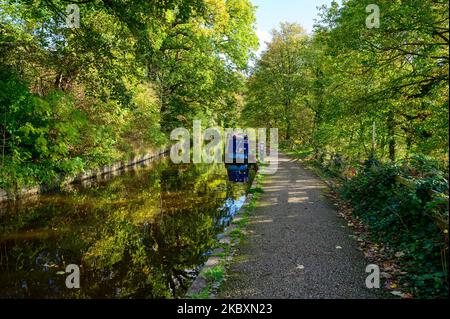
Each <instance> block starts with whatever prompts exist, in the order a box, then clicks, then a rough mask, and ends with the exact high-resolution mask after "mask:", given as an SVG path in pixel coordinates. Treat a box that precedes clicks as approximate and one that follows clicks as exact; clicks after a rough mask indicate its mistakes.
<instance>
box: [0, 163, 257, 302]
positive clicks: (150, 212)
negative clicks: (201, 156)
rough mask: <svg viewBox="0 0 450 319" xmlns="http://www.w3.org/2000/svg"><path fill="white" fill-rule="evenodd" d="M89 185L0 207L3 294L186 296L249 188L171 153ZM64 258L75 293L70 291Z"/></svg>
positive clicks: (215, 169)
mask: <svg viewBox="0 0 450 319" xmlns="http://www.w3.org/2000/svg"><path fill="white" fill-rule="evenodd" d="M88 186H89V187H84V186H81V185H79V186H72V187H71V188H70V189H66V190H64V191H61V192H58V193H54V194H46V195H42V196H40V197H36V198H33V199H27V200H24V201H20V202H17V203H14V204H8V205H4V206H3V207H1V208H0V234H1V235H0V297H6V298H8V297H14V298H17V297H19V298H58V297H63V298H173V297H180V296H183V294H184V293H185V291H186V289H187V288H188V286H189V284H190V283H191V281H192V278H193V277H194V276H195V275H196V270H197V269H198V267H199V266H200V265H201V264H202V263H204V262H205V261H206V259H207V257H208V252H209V251H210V249H211V247H212V246H213V244H214V240H215V236H216V235H217V234H218V233H220V232H222V231H223V228H224V227H225V226H226V225H227V224H228V223H229V222H230V220H231V217H232V215H233V214H234V213H235V212H236V211H237V209H238V208H239V206H240V205H242V203H243V200H244V194H245V190H246V188H247V187H248V185H247V184H237V183H230V182H228V179H227V172H226V169H225V167H224V166H223V165H206V164H197V165H173V164H171V163H170V162H169V161H168V160H167V159H164V160H161V161H158V162H155V163H153V164H151V165H150V166H148V167H145V168H141V169H139V170H134V171H129V172H126V173H124V174H122V175H120V176H116V177H113V178H110V179H103V180H96V181H93V182H91V183H90V185H88ZM68 264H77V265H80V272H81V278H80V280H81V289H68V288H66V286H65V278H66V274H65V273H64V270H65V267H66V265H68Z"/></svg>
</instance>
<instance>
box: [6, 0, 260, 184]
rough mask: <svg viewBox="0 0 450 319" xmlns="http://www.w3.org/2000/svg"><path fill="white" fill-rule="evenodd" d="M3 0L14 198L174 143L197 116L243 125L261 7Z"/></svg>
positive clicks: (202, 1) (221, 2) (204, 0)
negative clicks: (76, 17) (68, 15)
mask: <svg viewBox="0 0 450 319" xmlns="http://www.w3.org/2000/svg"><path fill="white" fill-rule="evenodd" d="M67 4H68V3H67V1H60V0H54V1H44V2H42V1H41V2H30V1H4V2H2V3H0V75H1V77H0V107H1V109H0V119H1V120H0V138H1V141H2V143H1V145H0V147H1V163H0V164H1V168H2V169H1V173H0V187H1V188H6V189H7V190H9V191H14V189H16V188H20V187H22V186H24V185H29V184H42V183H43V184H51V183H53V182H54V181H55V179H57V178H59V177H65V176H70V175H75V174H76V173H78V172H80V171H82V170H85V169H92V168H94V169H95V168H98V167H99V166H101V165H107V164H111V163H112V162H114V161H118V160H123V159H127V158H130V157H132V156H133V155H137V154H142V153H146V152H148V151H149V150H151V149H154V148H156V147H158V148H159V147H160V146H162V145H165V144H167V142H168V135H167V133H168V132H170V130H171V129H172V128H174V127H175V126H177V127H179V126H187V125H189V126H190V125H191V123H190V121H191V120H192V119H194V118H197V119H201V120H203V121H204V123H205V124H207V125H217V124H225V125H226V124H228V123H233V122H234V121H235V119H236V117H237V114H239V108H240V107H241V105H242V96H241V95H242V94H241V93H242V89H243V82H244V73H245V72H246V71H247V61H248V60H249V58H250V57H251V54H252V53H251V52H252V50H254V49H256V45H257V37H256V34H255V31H254V22H255V16H254V12H255V8H254V7H253V5H252V4H251V3H250V2H249V1H247V0H245V1H235V0H233V1H225V0H195V1H184V0H171V1H164V2H160V1H159V2H158V1H153V2H152V1H150V2H139V1H138V2H134V3H130V2H129V1H122V0H113V1H82V2H79V3H77V5H78V6H79V8H80V14H81V20H80V22H81V25H80V28H76V29H72V28H68V27H66V25H65V11H66V6H67Z"/></svg>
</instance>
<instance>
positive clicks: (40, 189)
mask: <svg viewBox="0 0 450 319" xmlns="http://www.w3.org/2000/svg"><path fill="white" fill-rule="evenodd" d="M168 152H169V149H168V148H160V149H158V150H156V151H153V152H148V153H145V154H142V155H139V156H133V157H132V158H130V159H129V160H127V161H120V162H117V163H115V164H112V165H106V166H103V167H100V168H99V169H93V170H87V171H85V172H83V173H81V174H79V175H77V176H75V177H72V178H63V179H61V180H60V181H58V182H57V183H56V185H57V187H58V186H59V185H61V184H62V183H65V184H72V183H79V182H83V181H85V180H88V179H93V178H96V177H99V176H102V175H106V174H111V173H114V172H119V171H122V170H125V169H126V168H127V167H131V166H135V165H138V164H141V163H143V162H147V161H154V160H155V159H158V158H161V157H163V156H165V155H167V153H168ZM50 189H52V187H46V186H43V185H41V186H33V187H24V188H22V189H21V190H18V191H16V192H15V193H13V194H11V193H8V192H7V191H5V190H3V189H1V188H0V203H1V202H5V201H8V200H17V199H20V198H24V197H27V196H31V195H37V194H42V193H45V192H47V191H49V190H50Z"/></svg>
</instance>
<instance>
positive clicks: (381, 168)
mask: <svg viewBox="0 0 450 319" xmlns="http://www.w3.org/2000/svg"><path fill="white" fill-rule="evenodd" d="M441 168H442V167H441ZM444 174H445V173H444V172H443V171H441V170H439V165H437V163H435V162H430V161H428V160H427V159H426V158H423V157H416V158H413V159H410V160H408V161H404V162H403V163H401V164H381V163H379V162H374V161H368V162H366V165H365V167H364V168H363V169H362V170H361V171H360V172H359V173H358V174H357V175H356V176H355V177H354V178H352V179H351V180H349V181H347V182H345V183H344V185H343V186H342V188H341V194H342V196H343V198H344V199H346V200H348V201H350V202H351V203H352V205H353V207H354V214H355V215H356V216H359V217H361V218H362V219H363V221H364V222H365V224H366V225H367V227H368V229H369V231H370V233H371V236H372V239H373V240H374V241H378V242H383V243H386V244H388V245H389V246H390V247H391V248H392V249H394V250H395V251H401V252H403V253H404V254H405V255H404V257H403V258H401V259H400V260H399V264H400V266H401V267H402V268H403V269H404V271H405V272H407V274H406V275H404V277H403V278H402V280H405V281H408V282H409V283H411V284H412V287H411V289H412V292H413V293H415V295H416V296H418V297H444V296H448V278H447V265H448V181H447V179H446V178H445V177H444ZM399 177H400V178H403V180H405V181H408V183H407V184H406V185H405V183H403V184H402V183H399ZM445 196H447V199H445Z"/></svg>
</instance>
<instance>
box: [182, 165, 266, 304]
mask: <svg viewBox="0 0 450 319" xmlns="http://www.w3.org/2000/svg"><path fill="white" fill-rule="evenodd" d="M259 174H261V173H260V172H257V173H256V175H255V177H254V179H253V182H252V185H251V186H250V188H249V189H256V187H257V185H258V175H259ZM253 196H254V194H252V193H248V194H247V196H246V198H245V202H244V204H242V206H241V208H240V209H239V210H238V211H237V213H236V215H235V216H234V218H233V220H232V221H231V223H230V226H228V227H227V228H226V230H225V231H224V233H223V234H222V235H223V237H221V239H220V240H218V242H219V244H220V245H219V247H217V248H215V249H214V250H213V251H212V253H211V256H210V257H209V258H208V260H207V261H206V262H205V264H204V265H203V266H202V268H201V270H200V272H199V274H198V276H197V277H196V278H195V280H194V281H193V282H192V284H191V286H190V287H189V289H188V291H187V292H186V295H185V296H186V298H198V296H200V298H204V297H206V296H203V294H205V293H207V294H208V297H214V293H213V292H212V291H211V288H212V289H217V288H218V287H211V284H212V283H211V282H210V281H209V280H208V275H207V274H208V272H211V271H213V269H214V268H215V267H218V266H221V265H222V266H223V264H224V263H228V262H230V261H231V260H232V258H233V255H234V254H235V252H236V249H235V247H237V245H238V244H239V241H240V238H239V236H237V237H236V236H233V233H234V232H235V231H236V230H238V228H239V226H238V224H237V222H238V221H240V220H241V219H242V218H243V217H244V213H245V212H246V210H247V209H248V208H249V205H250V203H251V202H252V200H253ZM224 245H225V246H227V248H228V249H229V250H228V252H226V250H225V249H224V248H223V246H224ZM224 251H225V253H224ZM216 284H217V283H216ZM213 285H214V283H213ZM219 285H220V283H219Z"/></svg>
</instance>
